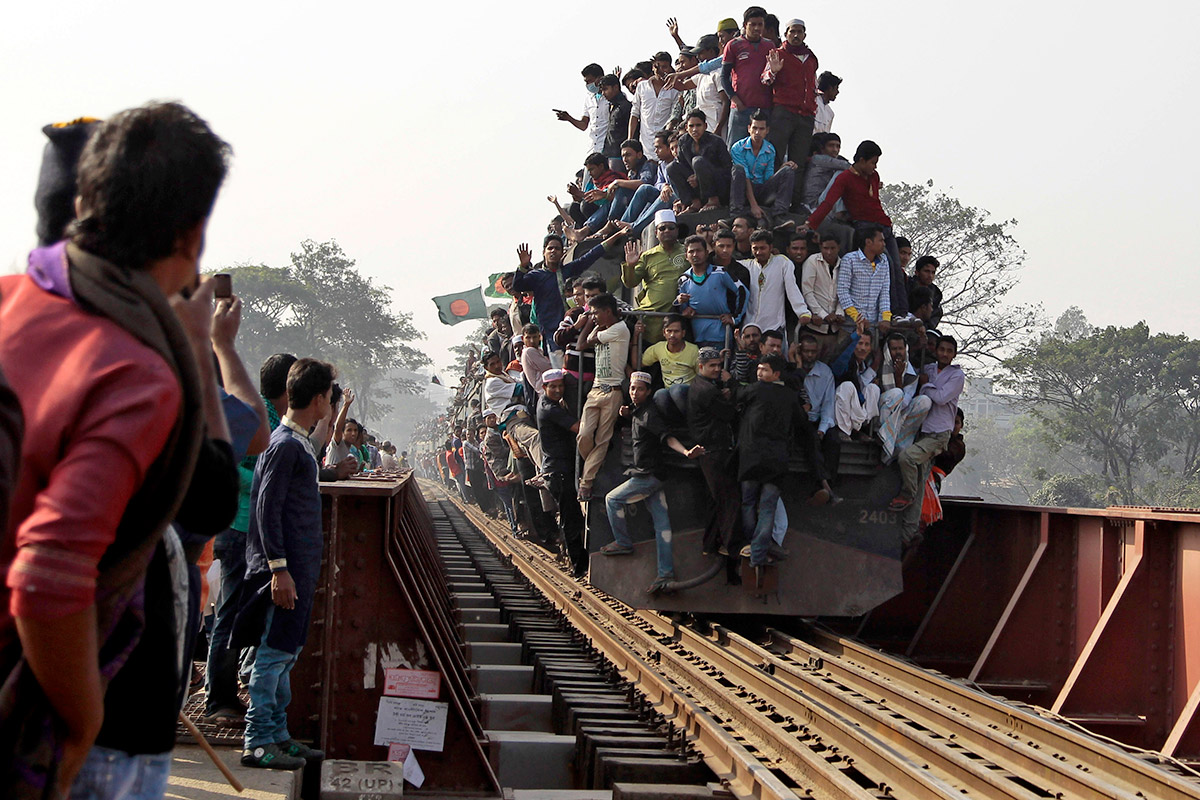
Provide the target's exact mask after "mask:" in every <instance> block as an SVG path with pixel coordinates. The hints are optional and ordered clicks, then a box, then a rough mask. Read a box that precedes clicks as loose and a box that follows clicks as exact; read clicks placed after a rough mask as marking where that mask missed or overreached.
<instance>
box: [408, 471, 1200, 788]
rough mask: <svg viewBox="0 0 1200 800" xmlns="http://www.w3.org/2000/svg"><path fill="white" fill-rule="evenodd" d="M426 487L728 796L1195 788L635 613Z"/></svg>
mask: <svg viewBox="0 0 1200 800" xmlns="http://www.w3.org/2000/svg"><path fill="white" fill-rule="evenodd" d="M423 486H425V487H428V488H429V489H430V490H431V492H430V493H432V494H436V495H437V496H439V497H440V498H444V499H442V501H441V502H442V504H443V507H450V506H451V504H453V505H452V508H450V509H449V511H450V514H451V516H452V517H453V516H455V515H461V517H462V518H463V519H464V520H465V521H469V522H470V523H471V524H472V525H473V526H474V527H475V528H476V529H477V530H478V531H479V532H480V533H481V535H482V536H484V537H485V538H486V539H487V540H488V542H489V543H490V545H491V546H492V547H494V548H495V549H496V551H497V552H498V553H500V554H502V555H503V556H505V557H506V558H509V559H511V560H512V563H513V565H514V566H515V567H517V569H519V570H520V572H521V574H522V575H524V576H525V578H526V579H527V580H528V581H529V582H530V584H531V585H532V586H534V587H536V588H537V589H538V590H539V591H540V592H541V593H542V594H543V595H544V596H545V597H546V599H547V600H548V601H549V602H550V603H552V604H553V605H554V606H556V607H557V608H558V609H559V610H560V611H561V612H562V613H563V614H564V615H565V616H566V618H567V619H568V621H569V622H570V623H571V624H573V625H575V626H576V627H577V628H578V629H579V630H580V631H581V632H582V633H583V634H584V635H586V636H587V637H588V638H589V639H591V641H592V643H593V646H594V647H595V648H596V649H597V650H598V651H600V652H601V653H603V654H604V656H605V657H606V658H607V659H608V660H609V661H610V662H611V663H612V664H613V666H614V667H615V668H616V669H617V670H618V671H619V672H620V673H621V674H622V675H623V676H624V677H625V678H626V679H627V680H629V681H630V682H631V683H632V684H633V685H634V686H635V687H636V688H637V689H638V690H639V691H640V692H642V693H644V694H645V696H646V697H647V698H648V699H649V700H650V702H651V703H652V704H653V705H654V706H655V708H656V710H657V711H658V712H659V713H661V714H662V715H663V716H664V717H666V718H667V719H668V720H670V721H671V723H672V725H673V726H675V727H676V728H678V729H680V730H681V731H682V732H683V734H684V735H686V736H687V738H688V740H689V741H690V743H691V745H692V746H693V747H694V748H695V750H696V751H697V752H699V753H700V754H701V755H702V756H703V758H704V760H705V762H706V763H707V764H708V766H709V767H710V768H711V769H712V770H713V772H714V773H715V774H717V775H719V776H720V777H721V778H722V780H723V781H724V782H725V783H726V785H727V786H728V787H729V789H730V791H731V792H733V793H734V794H736V795H737V796H739V797H754V798H762V800H794V799H795V798H804V797H816V798H855V799H857V800H863V799H865V798H892V797H895V798H960V797H963V796H971V797H996V798H1021V799H1022V800H1026V799H1032V798H1046V797H1052V798H1131V799H1132V798H1169V799H1171V800H1174V798H1200V781H1197V780H1196V778H1195V776H1193V775H1190V774H1188V773H1185V772H1182V771H1180V770H1178V769H1175V768H1173V767H1172V766H1171V765H1164V764H1158V763H1153V762H1152V761H1151V760H1150V759H1148V758H1143V757H1139V756H1138V755H1136V754H1133V753H1130V752H1128V751H1125V750H1123V749H1120V748H1118V747H1115V746H1113V745H1110V744H1108V743H1106V742H1103V741H1101V740H1098V739H1095V738H1092V737H1090V736H1088V735H1086V734H1084V733H1081V732H1079V731H1076V730H1074V729H1072V728H1069V727H1067V726H1065V725H1062V724H1060V723H1059V722H1057V721H1055V720H1052V719H1049V718H1046V717H1044V716H1041V715H1039V714H1038V713H1037V711H1036V710H1035V709H1033V708H1031V707H1028V706H1016V705H1012V704H1008V703H1004V702H1002V701H1000V700H998V699H996V698H994V697H992V696H990V695H987V694H984V693H982V692H979V691H976V690H973V689H971V688H969V687H966V686H963V685H961V684H958V683H955V682H953V681H951V680H949V679H947V678H945V677H944V676H940V675H937V674H936V673H931V672H928V671H925V670H921V669H920V668H918V667H915V666H913V665H911V664H909V663H906V662H903V661H900V660H898V659H895V658H893V657H890V656H888V655H886V654H883V653H880V652H878V651H875V650H872V649H870V648H866V647H864V646H862V645H861V644H858V643H856V642H853V641H851V640H848V639H845V638H842V637H838V636H835V635H833V634H831V633H828V632H825V631H822V630H820V629H816V628H814V629H811V630H810V631H806V632H805V635H804V636H803V637H798V636H793V635H789V634H787V633H784V632H782V631H779V630H776V629H771V628H762V627H761V626H759V627H757V628H756V626H754V625H753V624H748V625H746V626H744V627H743V626H739V627H742V629H743V630H742V632H738V631H735V630H733V629H732V628H731V627H727V626H722V625H709V624H704V623H700V624H696V625H687V624H683V623H681V622H679V621H676V620H673V619H671V618H669V617H667V616H664V615H663V614H660V613H657V612H653V611H645V610H642V611H639V610H637V609H633V608H631V607H629V606H627V605H625V604H624V603H621V602H620V601H618V600H616V599H615V598H612V597H610V596H608V595H606V594H604V593H603V592H600V591H599V590H597V589H595V588H594V587H591V586H589V585H587V584H586V583H584V584H581V583H579V582H577V581H575V580H573V579H572V578H571V577H570V576H569V575H568V574H567V573H566V572H564V571H563V569H562V568H561V567H560V565H559V564H558V563H557V562H556V560H555V559H554V557H553V556H551V555H550V554H548V553H547V552H546V551H545V550H544V549H542V548H541V547H539V546H537V545H535V544H533V543H531V542H526V541H522V540H520V539H516V538H514V537H513V536H511V534H509V533H508V531H507V526H506V525H500V524H498V523H495V522H493V521H492V520H490V519H488V518H487V517H486V516H484V515H483V514H482V513H481V512H480V511H479V510H478V509H477V508H473V507H463V506H462V505H461V504H459V503H457V502H456V501H452V500H451V499H450V498H449V497H448V495H446V494H445V493H444V492H443V491H442V490H441V489H440V487H436V486H435V485H434V484H431V483H428V482H425V483H423ZM748 634H749V635H748Z"/></svg>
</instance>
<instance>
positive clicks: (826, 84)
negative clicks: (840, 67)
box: [813, 71, 842, 134]
mask: <svg viewBox="0 0 1200 800" xmlns="http://www.w3.org/2000/svg"><path fill="white" fill-rule="evenodd" d="M841 87H842V79H841V78H839V77H838V76H837V75H834V74H833V73H832V72H828V71H826V72H822V73H821V74H820V76H818V78H817V116H816V121H815V122H814V124H813V133H814V134H816V133H829V132H830V131H831V130H833V109H832V108H830V107H829V104H830V103H832V102H833V101H834V100H836V99H837V96H838V92H840V91H841Z"/></svg>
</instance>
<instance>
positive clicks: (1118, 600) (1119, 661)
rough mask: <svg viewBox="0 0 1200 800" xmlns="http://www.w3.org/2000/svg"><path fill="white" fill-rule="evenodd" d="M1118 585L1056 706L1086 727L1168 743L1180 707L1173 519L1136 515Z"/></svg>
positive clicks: (1150, 743)
mask: <svg viewBox="0 0 1200 800" xmlns="http://www.w3.org/2000/svg"><path fill="white" fill-rule="evenodd" d="M1125 530H1126V547H1125V551H1126V552H1127V553H1128V554H1129V560H1128V561H1127V563H1126V566H1125V570H1124V574H1123V575H1122V577H1121V582H1120V583H1119V584H1118V586H1117V588H1116V591H1114V592H1113V596H1112V598H1111V599H1110V600H1109V602H1108V605H1107V607H1106V608H1105V609H1104V613H1103V614H1102V615H1101V618H1100V620H1099V622H1098V623H1097V625H1096V629H1095V630H1094V631H1093V632H1092V635H1091V637H1090V638H1089V639H1088V641H1087V643H1086V644H1085V645H1084V647H1083V649H1082V651H1081V652H1080V655H1079V658H1078V660H1077V661H1076V662H1075V664H1074V666H1073V668H1072V670H1071V673H1070V675H1069V676H1068V678H1067V681H1066V683H1065V684H1064V686H1063V688H1062V690H1061V691H1060V692H1059V695H1058V697H1057V698H1056V699H1055V701H1054V704H1053V705H1052V706H1051V710H1052V711H1054V712H1055V713H1058V714H1063V715H1064V716H1066V717H1068V718H1070V719H1074V720H1076V721H1078V722H1079V723H1080V724H1083V725H1084V726H1086V727H1087V728H1088V729H1089V730H1092V731H1095V732H1097V733H1101V734H1103V735H1106V736H1111V737H1113V738H1115V739H1119V740H1121V741H1124V742H1127V743H1129V744H1133V745H1136V746H1138V747H1144V748H1148V749H1151V750H1155V749H1158V748H1159V747H1162V745H1163V744H1164V743H1165V742H1166V740H1167V736H1168V734H1169V733H1170V728H1171V723H1172V722H1173V720H1174V718H1175V716H1176V713H1177V709H1176V708H1174V707H1173V699H1174V698H1173V692H1172V688H1171V687H1172V686H1173V684H1174V678H1173V673H1174V670H1175V653H1174V648H1175V636H1174V628H1175V605H1174V601H1175V597H1174V595H1175V593H1174V587H1175V577H1176V576H1175V558H1176V555H1177V553H1176V546H1175V544H1176V537H1175V536H1174V535H1173V530H1172V528H1171V527H1170V526H1168V524H1166V523H1161V522H1156V521H1147V520H1142V519H1138V520H1134V521H1133V525H1132V527H1129V528H1126V529H1125Z"/></svg>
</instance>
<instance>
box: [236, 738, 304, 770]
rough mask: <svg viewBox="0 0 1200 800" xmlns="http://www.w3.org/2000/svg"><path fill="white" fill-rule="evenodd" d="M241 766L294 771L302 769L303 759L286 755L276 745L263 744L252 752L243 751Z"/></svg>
mask: <svg viewBox="0 0 1200 800" xmlns="http://www.w3.org/2000/svg"><path fill="white" fill-rule="evenodd" d="M242 766H243V767H255V768H256V769H286V770H295V769H303V768H304V759H303V758H300V757H299V756H289V755H286V754H285V753H284V752H283V751H281V750H280V749H279V745H277V744H264V745H262V746H261V747H255V748H254V749H252V750H243V751H242Z"/></svg>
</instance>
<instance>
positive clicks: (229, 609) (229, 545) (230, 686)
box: [204, 528, 246, 714]
mask: <svg viewBox="0 0 1200 800" xmlns="http://www.w3.org/2000/svg"><path fill="white" fill-rule="evenodd" d="M213 556H214V557H215V558H217V559H220V561H221V593H220V595H219V596H218V597H217V613H216V614H214V615H213V616H214V619H213V627H212V634H211V636H210V637H209V644H208V669H207V670H205V678H204V682H205V689H206V694H207V695H208V699H207V701H206V702H205V706H204V712H205V713H206V714H211V713H213V712H214V711H217V710H219V709H222V708H232V709H238V708H241V705H242V701H241V700H240V699H239V698H238V686H237V674H238V652H237V651H236V650H230V649H229V634H230V633H232V632H233V617H234V615H235V614H236V613H237V602H238V590H239V589H240V588H241V586H242V579H243V578H244V577H245V576H246V534H244V533H242V532H241V531H235V530H233V529H232V528H230V529H229V530H226V531H223V532H221V533H219V534H217V538H216V541H215V542H213Z"/></svg>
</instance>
